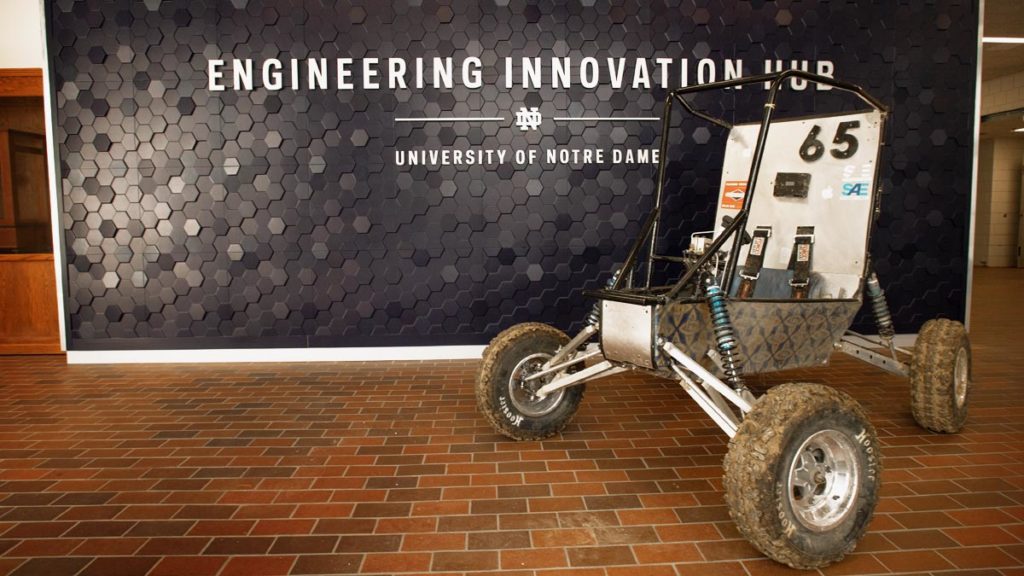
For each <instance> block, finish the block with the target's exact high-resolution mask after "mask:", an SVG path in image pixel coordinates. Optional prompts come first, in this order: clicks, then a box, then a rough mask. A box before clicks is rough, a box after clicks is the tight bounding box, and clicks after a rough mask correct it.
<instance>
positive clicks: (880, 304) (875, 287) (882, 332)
mask: <svg viewBox="0 0 1024 576" xmlns="http://www.w3.org/2000/svg"><path fill="white" fill-rule="evenodd" d="M865 287H866V291H867V293H868V298H869V299H871V311H872V312H873V313H874V315H875V326H877V327H878V335H879V336H881V337H882V338H883V339H884V340H885V341H886V342H890V341H892V339H893V337H894V336H896V330H895V329H894V328H893V327H892V314H890V313H889V304H888V303H886V301H885V291H883V290H882V286H881V284H879V283H878V276H876V275H875V273H874V272H872V273H871V276H868V281H867V282H865Z"/></svg>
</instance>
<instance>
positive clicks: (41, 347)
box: [0, 338, 63, 355]
mask: <svg viewBox="0 0 1024 576" xmlns="http://www.w3.org/2000/svg"><path fill="white" fill-rule="evenodd" d="M62 353H63V352H62V351H61V349H60V342H59V341H58V340H56V339H55V338H0V355H21V354H24V355H44V354H47V355H48V354H62Z"/></svg>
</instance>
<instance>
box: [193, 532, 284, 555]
mask: <svg viewBox="0 0 1024 576" xmlns="http://www.w3.org/2000/svg"><path fill="white" fill-rule="evenodd" d="M273 542H274V539H273V538H270V537H267V536H248V537H237V538H232V537H218V538H214V539H213V540H211V541H210V545H209V546H207V547H206V550H204V551H203V554H206V555H212V556H233V555H240V554H266V552H267V550H269V549H270V545H271V544H272V543H273Z"/></svg>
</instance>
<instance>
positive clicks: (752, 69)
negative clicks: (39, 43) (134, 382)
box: [46, 0, 977, 349]
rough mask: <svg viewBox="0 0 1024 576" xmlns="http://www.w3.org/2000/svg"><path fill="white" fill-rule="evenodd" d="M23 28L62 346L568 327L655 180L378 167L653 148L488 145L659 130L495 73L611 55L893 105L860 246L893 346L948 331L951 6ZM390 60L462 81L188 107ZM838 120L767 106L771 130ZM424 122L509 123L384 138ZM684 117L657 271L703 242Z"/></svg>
mask: <svg viewBox="0 0 1024 576" xmlns="http://www.w3.org/2000/svg"><path fill="white" fill-rule="evenodd" d="M46 4H47V9H48V18H47V23H48V27H49V29H48V35H49V40H50V43H51V44H50V46H51V50H50V51H49V53H50V56H51V58H52V65H53V68H54V71H55V78H54V80H55V82H54V91H55V102H56V106H57V120H58V133H57V135H56V136H57V142H58V144H59V155H60V171H61V178H62V180H63V182H62V189H63V194H64V196H63V199H62V201H63V210H64V212H63V221H62V223H63V226H64V232H65V246H66V250H67V253H66V257H65V264H66V266H67V268H66V269H67V277H68V294H69V296H68V300H67V306H66V309H67V311H68V314H69V318H70V324H69V326H70V339H71V343H70V344H71V348H72V349H89V348H93V349H102V348H116V347H119V346H122V345H124V343H126V342H128V341H129V340H131V341H132V342H131V345H132V346H151V347H162V346H167V345H168V344H169V343H170V341H180V342H178V343H175V344H174V345H175V346H181V345H184V346H211V347H217V346H239V345H243V346H245V345H251V343H252V342H256V341H259V342H260V343H261V344H262V343H265V344H266V345H281V346H307V345H314V346H323V345H403V344H443V343H448V344H458V343H483V342H486V341H487V339H488V338H489V337H491V336H493V335H494V334H495V333H497V332H498V331H499V330H501V329H502V328H505V327H507V326H508V325H510V324H512V323H514V322H520V321H529V320H536V321H545V322H550V323H553V324H555V325H557V326H559V327H561V328H564V329H569V330H574V329H578V328H579V327H580V326H581V322H582V321H583V319H584V318H585V317H586V314H587V312H588V310H589V309H590V306H591V302H588V301H587V300H586V299H583V298H580V297H578V293H579V290H580V289H582V288H593V287H597V286H600V285H602V284H603V283H604V282H605V281H606V280H607V278H608V276H609V275H610V273H611V271H612V270H614V269H615V268H616V266H617V265H619V263H621V262H622V260H623V259H624V258H625V255H626V252H627V250H628V248H629V245H630V242H631V241H632V239H633V238H634V236H635V235H636V234H637V232H638V229H639V227H640V225H641V222H642V221H643V218H644V216H645V214H646V211H647V210H648V209H649V208H650V206H651V202H652V194H653V190H654V168H653V167H652V166H650V165H631V164H624V163H618V164H612V163H610V162H609V163H606V164H603V165H586V166H569V165H562V164H554V165H553V164H548V163H546V162H540V163H538V164H536V165H533V166H530V167H526V168H520V167H516V166H512V165H510V164H504V165H500V166H497V167H494V166H480V165H472V166H440V167H424V166H396V165H395V160H394V152H395V150H421V149H437V148H448V147H450V148H455V149H463V150H468V149H473V150H476V149H483V150H486V149H505V150H510V151H514V150H523V149H527V148H538V149H554V148H569V149H584V148H603V149H610V148H614V147H619V148H653V147H655V146H656V145H657V141H658V137H659V135H660V129H661V127H660V124H658V123H641V122H623V123H595V124H585V123H571V124H566V123H557V122H553V121H544V122H543V123H542V124H541V126H540V128H539V129H538V130H535V131H521V130H519V129H517V128H516V127H515V126H514V125H513V124H512V122H513V120H514V117H515V112H516V111H517V110H519V109H520V108H522V107H527V108H533V107H536V108H537V109H538V111H539V112H540V113H541V115H542V116H543V117H544V118H545V119H550V118H552V117H554V116H592V115H604V116H608V115H621V116H660V115H661V104H660V103H661V102H662V101H663V99H664V96H665V91H664V89H663V88H661V87H657V86H658V84H659V83H658V82H655V86H656V87H655V88H652V89H649V90H648V89H632V88H626V89H621V90H619V89H613V88H611V87H610V86H609V85H607V83H605V84H601V85H599V86H598V87H596V88H594V89H585V88H581V87H579V85H578V84H577V85H576V86H574V87H571V88H568V89H562V88H558V89H555V88H552V87H551V86H550V83H545V85H544V86H543V87H541V88H529V89H528V88H524V87H522V86H521V83H520V82H518V81H517V82H516V83H515V87H513V88H511V89H507V88H505V68H504V65H503V63H504V59H505V58H507V57H511V58H514V59H515V60H516V62H519V61H520V60H519V59H521V58H534V57H537V58H541V59H542V60H543V61H544V62H549V59H550V58H551V57H569V58H572V59H573V60H574V61H576V62H579V61H580V60H581V59H582V58H584V57H593V58H595V59H597V61H598V62H599V63H600V62H605V60H606V59H607V58H625V59H626V62H627V68H626V76H625V77H626V79H627V83H628V82H629V80H631V79H632V74H633V72H634V71H633V68H632V64H631V62H632V60H633V59H634V58H636V57H643V58H647V59H648V61H649V62H653V59H655V58H671V59H673V64H672V66H671V67H670V76H671V78H672V79H673V80H672V81H673V82H674V83H678V82H679V79H680V78H681V77H682V75H683V73H685V75H686V78H687V80H688V81H689V82H690V83H694V82H697V81H699V80H700V79H704V80H710V79H711V78H712V77H716V78H718V79H721V78H722V77H723V76H724V74H725V70H724V68H723V65H722V63H723V62H724V61H725V60H726V59H742V61H743V63H744V69H743V71H742V72H743V73H744V74H746V75H752V74H757V73H761V72H763V71H764V66H765V62H766V61H768V62H772V63H774V62H776V61H778V62H780V63H781V64H782V65H783V66H786V67H788V66H790V65H791V63H793V62H796V63H799V62H801V61H804V60H807V61H810V62H812V63H813V62H814V61H816V60H818V59H822V60H830V61H831V62H832V63H833V64H834V68H835V72H836V75H837V76H840V77H842V78H843V79H846V80H849V81H852V82H855V83H859V84H862V85H864V86H865V87H866V88H867V89H868V90H869V91H870V92H871V93H873V94H875V95H877V96H878V97H880V98H881V99H882V100H883V101H884V102H886V103H887V104H889V105H891V107H892V109H893V115H892V118H891V123H890V131H889V135H888V141H887V146H886V147H885V148H884V151H883V158H882V162H883V166H884V168H883V170H882V172H883V177H884V187H885V195H884V197H883V199H882V213H881V217H880V219H879V221H878V227H877V234H876V236H875V238H874V242H873V244H872V250H873V253H874V263H875V267H876V269H877V271H878V274H879V276H880V277H881V278H882V280H883V281H884V282H885V284H886V288H887V293H888V295H889V297H890V302H891V306H892V309H893V312H894V315H895V317H896V321H897V324H898V327H899V329H900V330H901V331H908V332H909V331H913V330H915V329H916V328H917V327H918V326H919V325H920V324H921V323H922V322H923V321H924V320H926V319H927V318H929V317H932V316H935V315H940V314H941V315H945V316H951V317H958V316H962V315H963V310H964V308H963V300H964V292H965V290H964V287H965V283H966V266H967V264H966V258H965V246H966V235H967V227H966V223H967V221H968V200H969V190H970V181H969V180H970V173H971V170H970V159H971V154H970V152H971V150H970V146H971V140H972V138H971V134H972V133H973V129H972V126H971V120H970V118H971V116H972V111H973V104H972V101H971V100H972V95H973V92H974V89H973V86H972V83H971V79H973V78H974V70H975V62H974V54H975V40H976V39H975V29H976V26H974V23H975V22H976V21H977V14H976V13H975V10H976V8H975V7H973V4H974V3H971V2H966V1H961V0H938V1H937V2H934V3H930V4H929V5H928V6H927V7H924V6H917V5H916V4H914V3H863V2H861V3H832V4H829V5H828V6H827V7H826V6H825V5H824V4H822V3H795V2H785V3H774V2H753V3H751V2H740V1H726V0H707V1H697V0H682V1H679V0H671V1H669V0H664V1H660V0H655V1H647V0H625V1H624V2H605V1H603V0H597V1H593V0H584V1H582V2H568V3H533V2H525V1H522V0H511V1H505V0H500V1H492V2H480V3H477V2H449V1H447V0H443V1H438V0H422V1H420V0H417V1H413V2H355V3H350V2H340V3H334V2H315V1H312V0H231V1H230V2H210V1H205V2H204V1H197V2H193V1H186V0H144V1H143V2H72V1H65V0H62V1H58V2H48V3H46ZM353 4H358V5H353ZM953 22H961V23H963V25H962V26H952V25H951V23H953ZM392 56H401V57H404V58H406V59H407V61H408V62H409V63H410V65H411V63H413V62H414V59H415V58H416V57H423V58H426V59H427V76H428V78H429V74H430V72H429V70H430V66H431V64H430V62H431V60H432V58H434V57H440V58H448V57H451V58H453V60H454V61H455V62H456V63H461V62H462V61H463V60H464V59H465V58H467V57H468V56H474V57H477V58H479V59H480V61H481V63H482V66H483V70H484V74H483V85H482V86H481V87H480V88H479V89H470V88H467V87H465V86H463V85H462V84H461V83H460V82H459V79H458V78H456V81H455V85H454V86H453V87H452V88H451V89H447V88H440V89H438V88H433V87H430V86H429V85H428V86H427V87H425V88H422V89H419V88H416V89H398V90H390V89H387V88H386V86H385V87H382V88H381V89H377V90H363V89H362V88H358V89H355V90H337V89H335V88H334V87H331V88H330V89H328V90H309V89H306V88H305V87H303V88H301V89H298V90H293V89H290V88H288V87H286V88H285V89H281V90H269V89H267V88H265V87H263V86H262V84H260V83H259V82H257V86H255V87H254V89H252V90H238V91H235V90H226V91H210V90H209V89H208V85H207V80H208V78H207V68H208V63H209V61H210V60H211V59H223V60H226V61H229V62H230V61H231V59H234V58H252V59H254V60H255V61H256V62H262V61H263V60H264V59H267V58H279V59H282V60H284V61H287V60H288V59H291V58H297V59H300V60H304V59H306V58H327V59H328V61H329V62H333V59H335V58H339V57H350V58H353V59H355V62H354V65H353V69H357V68H358V65H359V64H360V63H361V61H362V59H363V58H367V57H373V58H388V57H392ZM702 58H708V59H709V61H708V62H711V63H713V64H714V65H712V66H708V65H707V64H706V63H704V64H702V63H701V61H700V60H701V59H702ZM684 59H685V60H684ZM651 66H652V71H653V73H654V74H656V75H657V74H660V70H659V69H658V68H657V67H656V65H654V64H651ZM457 68H458V67H457V66H456V72H458V70H457ZM544 69H545V71H548V70H549V69H550V65H549V64H548V63H545V64H544ZM226 70H228V74H230V70H229V69H227V68H226ZM386 73H387V71H386V70H385V71H384V74H382V76H381V79H382V80H384V79H385V78H386V76H385V75H386ZM513 73H514V74H516V75H519V74H521V73H522V70H521V66H519V65H518V64H517V66H516V67H514V69H513ZM256 76H257V77H258V76H259V71H258V69H257V70H256ZM329 76H330V73H329ZM763 97H764V90H763V89H761V88H760V87H748V88H744V89H743V90H735V91H731V92H728V93H726V94H725V95H724V96H723V95H722V94H715V95H706V96H704V95H702V96H700V97H698V98H697V100H696V101H697V104H698V105H699V106H700V107H703V108H705V109H706V110H708V111H709V112H711V113H713V114H718V115H725V116H726V117H727V118H728V119H729V120H731V121H735V122H740V121H750V120H753V119H755V118H756V114H757V112H758V110H759V109H760V108H759V102H760V101H761V100H762V99H763ZM839 101H840V100H839V98H838V97H837V96H834V95H833V94H829V93H826V92H813V91H809V92H803V93H796V92H792V91H791V90H789V89H787V91H786V94H785V95H784V96H783V101H782V102H781V103H780V112H785V113H787V114H809V113H818V112H824V111H829V110H831V109H834V108H830V107H832V106H837V104H834V102H839ZM424 115H427V116H429V115H450V116H475V115H479V116H499V117H504V118H506V119H507V122H506V123H505V124H498V123H486V124H470V123H459V122H456V123H450V124H428V125H416V124H411V123H397V122H395V118H396V117H403V116H424ZM682 116H683V115H682V114H677V115H676V117H675V120H674V126H675V127H674V132H673V134H674V137H673V140H672V144H671V146H670V148H669V154H668V159H667V171H668V172H667V174H668V180H667V195H666V199H665V203H664V210H665V222H666V225H665V226H663V227H662V229H661V236H660V238H659V242H660V245H661V247H662V250H664V251H668V252H671V251H673V250H676V251H678V250H681V249H682V248H683V247H684V246H685V245H686V244H688V237H689V234H690V232H692V231H694V230H706V229H708V228H709V227H710V225H711V219H712V217H713V214H714V199H715V197H716V194H717V189H718V183H719V182H718V181H719V174H718V170H719V166H720V165H721V153H722V150H723V144H724V142H723V139H722V132H721V131H720V130H718V129H717V128H714V127H709V126H707V125H706V124H703V123H702V122H700V121H696V120H693V119H690V118H687V119H684V118H682ZM922 175H925V176H924V177H922ZM822 233H827V232H824V231H823V232H822ZM658 273H659V275H660V274H663V271H658ZM183 339H188V341H187V342H184V341H183Z"/></svg>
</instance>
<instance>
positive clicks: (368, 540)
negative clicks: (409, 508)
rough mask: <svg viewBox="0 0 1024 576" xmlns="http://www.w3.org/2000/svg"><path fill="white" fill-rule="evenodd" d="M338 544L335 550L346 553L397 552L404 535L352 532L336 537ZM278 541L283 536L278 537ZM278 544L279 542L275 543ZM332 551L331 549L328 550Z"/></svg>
mask: <svg viewBox="0 0 1024 576" xmlns="http://www.w3.org/2000/svg"><path fill="white" fill-rule="evenodd" d="M335 541H336V542H337V546H336V548H335V550H334V551H336V552H345V553H363V552H396V551H398V549H399V548H400V547H401V544H402V537H401V536H400V535H397V534H385V535H362V534H350V535H344V536H341V538H340V539H335ZM277 542H278V543H280V542H281V538H278V540H277ZM274 546H275V547H276V546H277V543H275V544H274ZM328 551H330V550H328Z"/></svg>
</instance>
